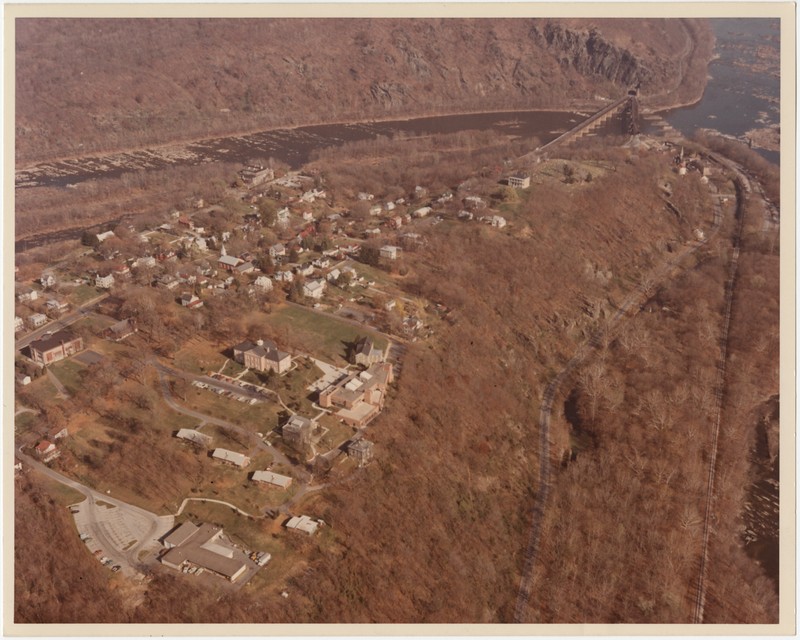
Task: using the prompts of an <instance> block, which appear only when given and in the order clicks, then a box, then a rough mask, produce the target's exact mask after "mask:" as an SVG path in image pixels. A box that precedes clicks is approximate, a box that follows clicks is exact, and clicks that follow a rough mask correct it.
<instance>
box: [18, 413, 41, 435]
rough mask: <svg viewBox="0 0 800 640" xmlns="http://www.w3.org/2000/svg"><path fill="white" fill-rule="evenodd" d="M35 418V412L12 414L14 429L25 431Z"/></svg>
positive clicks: (33, 422) (34, 421)
mask: <svg viewBox="0 0 800 640" xmlns="http://www.w3.org/2000/svg"><path fill="white" fill-rule="evenodd" d="M36 420H37V415H36V414H35V413H31V412H30V411H26V412H25V413H20V414H19V415H18V416H14V431H15V432H17V431H19V432H22V431H27V430H28V429H30V428H31V427H32V426H33V425H34V424H35V423H36Z"/></svg>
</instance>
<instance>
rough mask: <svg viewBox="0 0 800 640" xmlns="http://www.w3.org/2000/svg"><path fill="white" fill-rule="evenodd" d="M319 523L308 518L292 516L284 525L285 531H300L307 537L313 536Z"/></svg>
mask: <svg viewBox="0 0 800 640" xmlns="http://www.w3.org/2000/svg"><path fill="white" fill-rule="evenodd" d="M318 527H319V522H317V521H316V520H312V519H311V518H309V517H308V516H294V517H292V518H290V519H289V521H288V522H287V523H286V528H287V529H294V530H295V531H302V532H304V533H307V534H308V535H313V534H314V533H316V532H317V528H318Z"/></svg>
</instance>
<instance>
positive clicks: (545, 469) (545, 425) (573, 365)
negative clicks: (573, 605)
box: [514, 155, 749, 623]
mask: <svg viewBox="0 0 800 640" xmlns="http://www.w3.org/2000/svg"><path fill="white" fill-rule="evenodd" d="M709 157H711V158H712V159H714V160H715V161H716V162H719V163H720V164H724V165H726V166H729V164H728V163H727V162H724V161H722V159H718V158H715V157H714V156H713V155H710V156H709ZM737 175H739V174H738V173H737ZM746 187H747V189H748V190H749V183H747V185H746ZM721 224H722V212H721V210H720V203H719V201H716V202H714V204H713V206H712V224H711V229H710V230H709V233H708V234H707V236H706V238H705V239H704V240H701V241H696V242H693V243H691V244H690V245H688V246H687V247H686V249H684V251H682V252H681V253H680V254H678V255H677V256H675V257H674V258H672V259H671V260H668V261H667V262H665V263H664V264H662V265H661V267H659V268H658V269H657V270H656V272H655V273H653V274H651V276H652V278H651V284H645V283H642V284H640V285H638V286H637V287H636V288H635V289H634V290H633V291H632V292H631V293H629V294H628V296H627V297H626V298H625V299H624V300H623V302H622V303H621V304H620V305H619V307H618V308H617V311H616V312H615V313H614V315H613V316H612V318H611V320H610V321H609V323H608V324H607V325H606V327H605V328H603V329H599V330H597V331H595V332H594V333H593V334H592V335H591V337H590V338H589V339H588V340H586V341H585V342H584V343H583V344H582V345H581V346H580V347H579V348H578V350H577V351H576V352H575V355H574V356H573V357H572V358H571V359H570V360H569V362H567V364H566V365H565V367H564V369H562V370H561V371H560V372H559V373H558V374H557V375H556V377H555V378H553V379H552V380H551V381H550V383H549V384H548V385H547V387H546V389H545V391H544V394H543V395H542V404H541V407H540V410H539V478H538V482H539V487H538V492H537V494H536V498H535V501H534V505H533V508H532V509H531V527H530V530H529V533H528V544H527V546H526V548H525V555H524V565H523V570H522V578H521V580H520V586H519V591H518V592H517V600H516V605H515V608H514V622H515V623H523V622H525V617H526V614H527V611H528V607H529V604H530V600H531V597H532V595H533V586H534V579H533V570H534V568H535V566H536V559H537V556H538V552H539V545H540V542H541V533H542V522H543V520H544V516H545V510H546V507H547V500H548V498H549V495H550V488H551V487H550V471H551V469H550V418H551V415H552V410H553V403H554V402H555V398H556V396H557V395H558V391H559V389H560V388H561V385H562V384H563V383H564V381H565V380H567V379H568V378H569V376H570V375H572V373H573V372H574V371H575V370H576V369H577V368H578V367H579V366H580V365H582V364H583V363H584V362H585V361H586V360H587V359H588V357H589V356H590V355H591V354H592V353H593V352H594V350H595V349H596V348H597V347H599V346H600V344H601V343H602V339H603V337H604V336H605V335H606V334H608V333H609V332H610V331H611V330H612V329H615V328H616V327H617V325H618V324H619V322H620V321H621V320H622V319H623V318H624V317H625V316H626V315H628V314H629V313H630V312H631V311H633V314H631V315H635V314H636V312H637V311H638V309H639V308H641V306H642V304H644V302H646V301H647V299H649V297H650V295H651V293H652V291H653V289H654V288H655V287H656V286H657V284H658V283H659V282H663V281H664V280H666V279H668V278H669V277H670V274H671V273H672V272H673V270H674V269H675V268H676V267H677V266H678V265H679V264H680V263H681V262H682V261H683V260H684V259H685V258H686V257H687V256H689V255H691V254H693V253H695V252H696V251H697V250H698V249H700V248H701V247H703V246H705V245H706V244H708V242H710V241H711V240H712V238H714V237H715V236H716V234H717V232H718V231H719V228H720V226H721ZM740 225H741V216H740ZM737 257H738V245H737Z"/></svg>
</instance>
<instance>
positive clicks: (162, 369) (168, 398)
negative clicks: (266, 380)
mask: <svg viewBox="0 0 800 640" xmlns="http://www.w3.org/2000/svg"><path fill="white" fill-rule="evenodd" d="M151 364H153V366H155V368H156V370H157V371H158V375H159V378H160V380H161V394H162V395H163V396H164V401H165V402H166V403H167V404H168V405H169V406H170V407H171V408H172V409H174V410H175V411H177V412H178V413H183V414H185V415H187V416H192V417H193V418H196V419H197V420H200V421H202V422H207V423H210V424H215V425H217V426H220V427H225V428H226V429H231V430H232V431H235V432H236V433H238V434H239V435H241V436H243V437H245V438H247V439H248V440H250V441H254V442H255V447H256V448H257V449H261V450H262V451H268V452H269V453H270V455H271V456H272V460H273V461H274V462H275V463H278V464H285V465H291V463H290V462H289V459H288V458H287V457H286V456H285V455H284V454H283V453H282V452H281V451H280V450H278V449H276V448H275V447H273V446H272V445H269V444H267V443H266V442H264V441H263V440H261V438H259V437H258V436H257V435H256V434H255V433H253V432H252V431H249V430H248V429H245V428H243V427H240V426H239V425H238V424H234V423H233V422H229V421H228V420H221V419H220V418H214V417H213V416H209V415H207V414H205V413H200V412H199V411H194V410H193V409H189V408H187V407H184V406H182V405H180V404H178V403H177V402H175V399H174V398H173V396H172V394H171V393H170V390H169V386H168V385H167V381H166V380H165V378H164V374H165V373H166V374H169V375H177V376H179V377H182V378H185V379H187V380H193V379H199V380H202V379H203V378H205V376H192V375H191V374H187V373H185V372H181V371H178V370H176V369H170V368H169V367H166V366H164V365H163V364H161V363H160V362H156V361H151ZM208 380H209V381H210V383H212V384H219V386H222V384H221V383H220V381H219V380H214V379H213V378H209V379H208ZM226 384H227V383H226ZM229 386H230V387H231V390H233V391H235V392H236V393H240V392H243V391H245V390H244V389H241V388H239V387H237V386H236V385H229ZM242 395H246V394H244V393H243V394H242ZM254 397H257V396H254Z"/></svg>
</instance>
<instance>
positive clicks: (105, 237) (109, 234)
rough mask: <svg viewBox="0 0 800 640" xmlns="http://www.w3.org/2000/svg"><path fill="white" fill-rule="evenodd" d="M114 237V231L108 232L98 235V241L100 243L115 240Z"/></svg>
mask: <svg viewBox="0 0 800 640" xmlns="http://www.w3.org/2000/svg"><path fill="white" fill-rule="evenodd" d="M113 237H114V232H113V231H106V232H105V233H98V234H97V241H98V242H104V241H106V240H108V239H109V238H113Z"/></svg>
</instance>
